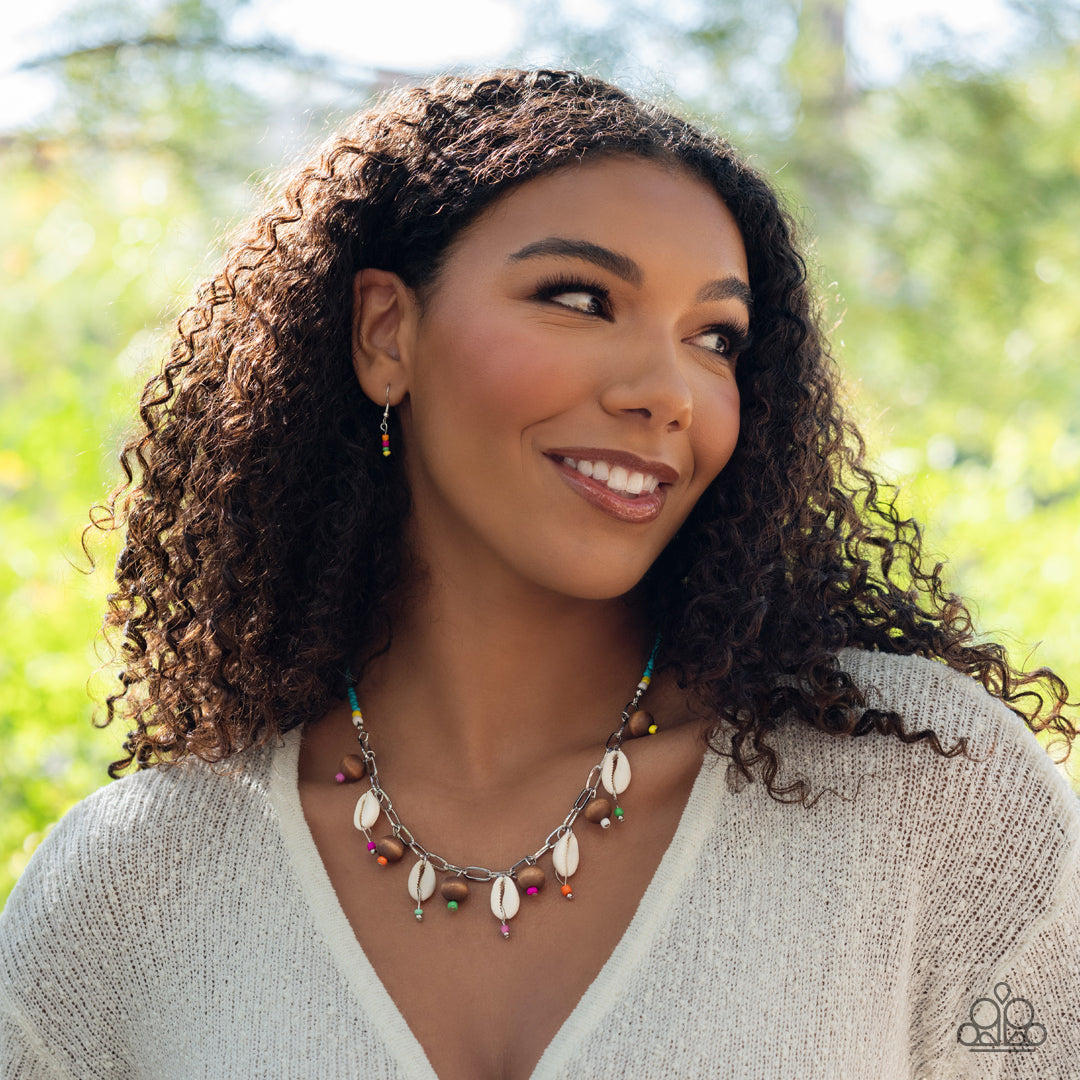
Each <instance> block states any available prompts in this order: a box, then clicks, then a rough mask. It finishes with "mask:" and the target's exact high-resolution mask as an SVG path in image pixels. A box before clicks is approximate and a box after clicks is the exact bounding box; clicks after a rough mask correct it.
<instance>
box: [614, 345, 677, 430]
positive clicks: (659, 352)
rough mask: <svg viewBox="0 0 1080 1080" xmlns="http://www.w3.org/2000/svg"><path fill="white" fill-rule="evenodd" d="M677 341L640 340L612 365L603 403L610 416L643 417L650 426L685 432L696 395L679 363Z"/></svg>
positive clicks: (630, 346) (623, 352)
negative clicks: (694, 395)
mask: <svg viewBox="0 0 1080 1080" xmlns="http://www.w3.org/2000/svg"><path fill="white" fill-rule="evenodd" d="M680 347H681V346H680V344H679V343H678V342H670V341H663V342H661V341H658V340H657V339H656V338H655V337H654V338H652V339H651V340H650V341H645V340H643V339H642V338H641V337H638V338H637V339H636V340H635V341H634V342H633V343H632V344H631V345H629V346H628V347H627V348H626V349H624V350H622V353H621V355H620V356H619V357H617V358H616V360H615V361H614V362H613V364H612V370H611V375H610V378H609V381H608V382H607V384H606V385H605V386H604V388H603V390H602V391H601V393H600V404H601V406H602V407H603V408H604V411H605V412H607V413H610V414H611V415H613V416H614V415H618V416H628V415H637V416H640V417H641V419H642V420H643V421H644V422H647V423H648V425H649V426H650V427H658V428H664V429H667V430H669V431H685V430H686V429H687V428H688V427H689V426H690V421H691V419H692V417H693V412H694V401H693V394H692V392H691V389H690V385H689V383H688V382H687V381H686V378H685V377H684V375H683V371H682V367H681V366H680V363H679V357H678V349H679V348H680Z"/></svg>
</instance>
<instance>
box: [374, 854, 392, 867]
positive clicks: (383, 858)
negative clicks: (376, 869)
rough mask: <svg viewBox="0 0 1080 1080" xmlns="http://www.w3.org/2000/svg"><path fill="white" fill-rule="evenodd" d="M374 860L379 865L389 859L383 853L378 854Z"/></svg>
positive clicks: (384, 863)
mask: <svg viewBox="0 0 1080 1080" xmlns="http://www.w3.org/2000/svg"><path fill="white" fill-rule="evenodd" d="M375 861H376V862H377V863H378V864H379V865H380V866H385V865H386V864H387V863H388V862H389V861H390V860H389V859H388V858H387V857H386V856H385V855H380V856H379V857H378V858H377V859H376V860H375Z"/></svg>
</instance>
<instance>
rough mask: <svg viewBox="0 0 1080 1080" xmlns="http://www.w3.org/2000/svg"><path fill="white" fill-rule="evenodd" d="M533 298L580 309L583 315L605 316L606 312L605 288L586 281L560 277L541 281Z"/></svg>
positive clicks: (606, 296)
mask: <svg viewBox="0 0 1080 1080" xmlns="http://www.w3.org/2000/svg"><path fill="white" fill-rule="evenodd" d="M535 298H536V299H537V300H543V301H546V302H549V303H553V304H558V305H559V306H560V307H566V308H570V309H571V310H572V311H580V312H581V313H582V314H583V315H600V316H605V315H607V313H608V293H607V290H606V289H604V288H601V287H600V286H598V285H593V284H591V283H590V282H587V281H569V280H566V279H562V280H555V281H545V282H541V284H540V287H539V288H538V289H537V291H536V295H535Z"/></svg>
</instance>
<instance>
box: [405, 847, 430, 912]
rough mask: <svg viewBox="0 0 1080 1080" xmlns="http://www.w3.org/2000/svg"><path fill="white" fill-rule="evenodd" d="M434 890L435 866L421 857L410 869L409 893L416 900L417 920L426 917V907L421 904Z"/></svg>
mask: <svg viewBox="0 0 1080 1080" xmlns="http://www.w3.org/2000/svg"><path fill="white" fill-rule="evenodd" d="M434 891H435V868H434V867H433V866H432V865H431V863H429V862H428V861H427V859H420V860H419V861H418V862H417V863H416V864H415V865H414V866H413V868H412V869H411V870H410V871H409V895H410V896H411V897H412V898H413V899H414V900H415V901H416V910H415V911H414V912H413V914H414V915H415V916H416V921H417V922H421V921H422V920H423V918H424V909H423V908H422V907H421V906H420V905H421V904H423V902H424V901H425V900H428V899H430V898H431V894H432V893H433V892H434Z"/></svg>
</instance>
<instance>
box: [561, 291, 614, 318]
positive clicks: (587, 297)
mask: <svg viewBox="0 0 1080 1080" xmlns="http://www.w3.org/2000/svg"><path fill="white" fill-rule="evenodd" d="M549 299H551V300H554V301H555V303H557V304H562V305H563V306H564V307H572V308H573V309H574V310H575V311H583V312H585V314H586V315H602V314H603V312H604V305H603V303H602V302H601V300H600V298H599V297H598V296H594V295H593V294H592V293H587V292H564V293H555V294H554V295H553V296H551V297H549Z"/></svg>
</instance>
